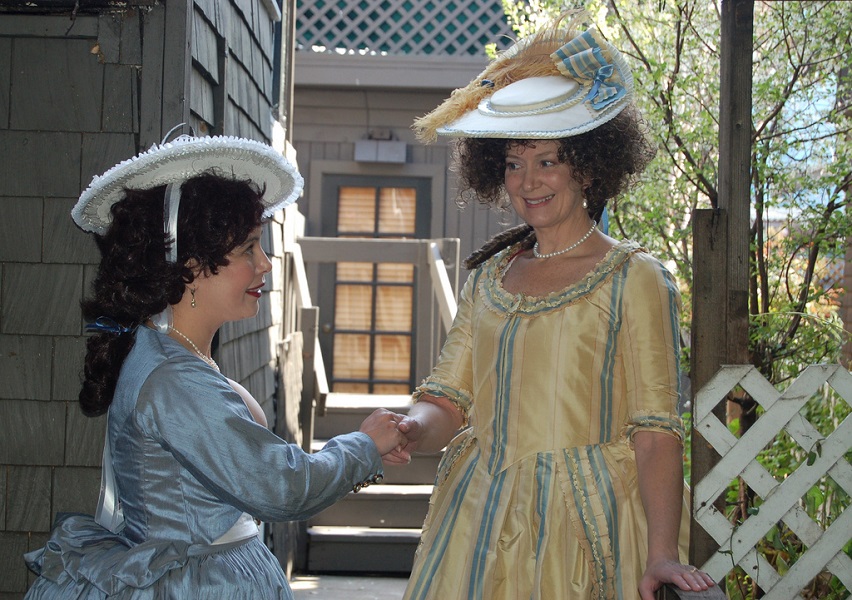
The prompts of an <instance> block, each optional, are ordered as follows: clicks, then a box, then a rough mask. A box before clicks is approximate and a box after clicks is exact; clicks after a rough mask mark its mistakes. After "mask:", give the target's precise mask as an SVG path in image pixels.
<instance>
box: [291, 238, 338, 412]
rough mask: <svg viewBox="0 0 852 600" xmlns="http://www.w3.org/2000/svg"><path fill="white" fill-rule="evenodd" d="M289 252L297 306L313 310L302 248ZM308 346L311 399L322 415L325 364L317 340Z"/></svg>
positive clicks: (296, 246)
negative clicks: (291, 260) (311, 360)
mask: <svg viewBox="0 0 852 600" xmlns="http://www.w3.org/2000/svg"><path fill="white" fill-rule="evenodd" d="M289 250H290V252H292V254H293V283H294V287H295V292H296V301H297V304H298V305H299V308H302V309H305V308H315V307H314V305H313V302H312V301H311V292H310V289H309V288H308V276H307V273H306V272H305V259H304V256H303V255H302V247H301V246H300V245H299V244H293V245H292V246H291V247H290V248H289ZM314 337H316V331H314ZM310 345H311V346H312V347H313V355H314V357H313V358H314V360H313V370H314V376H313V384H314V389H313V393H312V397H313V399H314V400H315V401H316V406H317V408H318V410H319V412H320V413H321V414H322V413H324V412H325V401H326V398H327V397H328V393H329V388H328V377H327V376H326V373H325V362H324V361H323V358H322V350H321V349H320V345H319V342H318V340H314V341H313V343H312V344H310Z"/></svg>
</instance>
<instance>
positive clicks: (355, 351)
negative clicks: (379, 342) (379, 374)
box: [334, 333, 370, 379]
mask: <svg viewBox="0 0 852 600" xmlns="http://www.w3.org/2000/svg"><path fill="white" fill-rule="evenodd" d="M369 376H370V336H369V335H366V334H364V335H359V334H347V333H339V334H336V335H335V336H334V378H335V379H368V378H369Z"/></svg>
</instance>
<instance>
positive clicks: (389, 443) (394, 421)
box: [358, 408, 406, 457]
mask: <svg viewBox="0 0 852 600" xmlns="http://www.w3.org/2000/svg"><path fill="white" fill-rule="evenodd" d="M401 420H402V415H398V414H397V413H395V412H391V411H389V410H387V409H385V408H379V409H376V410H375V411H373V413H372V414H371V415H370V416H369V417H367V418H366V419H364V422H363V423H361V427H359V428H358V431H360V432H362V433H366V434H367V435H369V436H370V439H372V440H373V443H374V444H376V448H378V450H379V454H381V455H382V456H383V457H384V456H385V455H386V454H388V453H389V452H391V451H392V450H397V449H399V448H400V446H403V445H405V443H406V442H405V436H404V435H402V433H400V431H399V429H397V425H398V424H399V422H400V421H401Z"/></svg>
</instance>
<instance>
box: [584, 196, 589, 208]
mask: <svg viewBox="0 0 852 600" xmlns="http://www.w3.org/2000/svg"><path fill="white" fill-rule="evenodd" d="M583 208H589V203H588V202H586V199H585V198H583Z"/></svg>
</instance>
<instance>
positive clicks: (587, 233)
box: [533, 221, 598, 258]
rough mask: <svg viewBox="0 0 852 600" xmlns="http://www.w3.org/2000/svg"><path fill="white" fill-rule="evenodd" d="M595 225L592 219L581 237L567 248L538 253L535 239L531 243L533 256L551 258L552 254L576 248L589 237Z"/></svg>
mask: <svg viewBox="0 0 852 600" xmlns="http://www.w3.org/2000/svg"><path fill="white" fill-rule="evenodd" d="M597 226H598V224H597V222H596V221H592V226H591V227H590V228H589V230H588V231H587V232H586V233H585V234H584V235H583V237H581V238H580V239H579V240H577V241H576V242H574V243H573V244H571V245H570V246H568V247H567V248H564V249H562V250H557V251H556V252H548V253H547V254H540V253H539V251H538V241H537V240H536V243H535V244H534V245H533V256H535V257H536V258H551V257H553V256H559V255H560V254H565V253H566V252H571V250H573V249H574V248H576V247H577V246H579V245H580V244H582V243H583V242H585V241H586V240H587V239H589V236H590V235H592V232H593V231H594V230H595V227H597Z"/></svg>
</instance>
